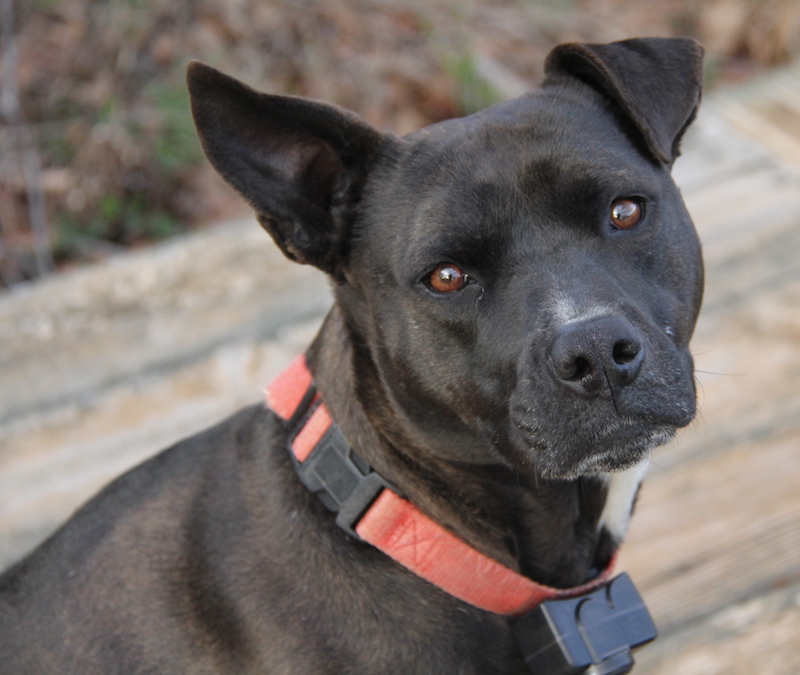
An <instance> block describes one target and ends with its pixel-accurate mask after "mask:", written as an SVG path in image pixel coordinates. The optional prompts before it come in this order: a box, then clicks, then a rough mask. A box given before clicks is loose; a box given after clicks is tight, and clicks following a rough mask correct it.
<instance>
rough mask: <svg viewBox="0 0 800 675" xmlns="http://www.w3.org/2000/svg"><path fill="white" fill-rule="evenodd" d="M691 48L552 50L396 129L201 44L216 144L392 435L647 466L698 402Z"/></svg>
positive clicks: (556, 470)
mask: <svg viewBox="0 0 800 675" xmlns="http://www.w3.org/2000/svg"><path fill="white" fill-rule="evenodd" d="M701 60H702V50H701V48H700V47H699V46H698V45H697V44H696V43H694V42H693V41H689V40H667V39H643V40H630V41H625V42H620V43H613V44H608V45H579V44H573V45H562V46H560V47H558V48H556V49H555V50H554V51H553V52H552V53H551V54H550V56H549V58H548V61H547V66H546V72H547V78H546V80H545V82H544V85H543V87H542V88H541V89H540V90H538V91H536V92H534V93H531V94H529V95H526V96H523V97H521V98H518V99H514V100H512V101H508V102H505V103H501V104H499V105H496V106H493V107H491V108H488V109H486V110H484V111H482V112H479V113H477V114H475V115H472V116H470V117H466V118H463V119H456V120H449V121H446V122H443V123H440V124H436V125H433V126H431V127H427V128H425V129H422V130H421V131H418V132H416V133H413V134H411V135H409V136H406V137H404V138H396V137H394V136H392V135H390V134H384V133H381V132H379V131H377V130H376V129H374V128H373V127H371V126H370V125H368V124H367V123H366V122H364V121H362V120H361V119H359V118H358V117H357V116H355V115H354V114H352V113H349V112H347V111H344V110H341V109H339V108H336V107H334V106H330V105H326V104H323V103H319V102H313V101H310V100H306V99H301V98H295V97H285V96H271V95H266V94H261V93H258V92H256V91H254V90H252V89H250V88H248V87H246V86H244V85H242V84H241V83H239V82H237V81H236V80H233V79H232V78H230V77H228V76H226V75H223V74H221V73H219V72H218V71H216V70H213V69H211V68H209V67H207V66H203V65H201V64H197V63H194V64H192V65H191V66H190V70H189V84H190V91H191V95H192V106H193V112H194V115H195V120H196V123H197V127H198V130H199V133H200V137H201V139H202V142H203V146H204V148H205V150H206V153H207V155H208V157H209V158H210V160H211V162H212V163H213V164H214V166H215V167H216V168H217V170H218V171H219V172H220V173H221V174H222V176H223V177H224V178H225V179H226V180H227V181H228V182H229V183H230V184H231V185H232V186H233V187H234V188H235V189H236V190H238V191H239V193H240V194H241V195H242V196H243V197H244V198H245V199H246V200H247V201H248V202H249V203H250V204H251V205H252V206H253V208H254V209H255V210H256V212H257V214H258V217H259V220H260V222H261V223H262V224H263V225H264V227H265V228H266V229H267V230H268V231H269V232H270V234H271V235H272V237H273V238H274V240H275V242H276V243H277V244H278V246H279V247H280V248H281V249H282V250H283V251H284V253H285V254H286V255H287V256H289V257H290V258H292V259H294V260H296V261H298V262H301V263H309V264H312V265H315V266H317V267H319V268H320V269H322V270H324V271H325V272H327V273H328V274H329V275H330V276H331V277H332V279H333V280H334V288H335V295H336V300H337V303H338V306H339V310H340V311H341V312H342V314H343V315H344V317H345V321H346V324H347V327H348V331H349V335H348V337H349V340H350V343H351V347H352V348H353V349H354V353H355V367H356V371H357V372H356V379H357V383H358V395H359V396H360V397H361V399H362V401H369V402H370V403H369V405H368V406H366V407H367V408H368V409H370V410H372V411H373V414H374V419H373V423H374V424H375V425H376V426H377V427H378V428H379V430H380V431H381V432H382V433H383V434H384V435H385V436H386V437H387V438H388V439H389V440H390V441H391V442H392V443H394V444H395V445H397V446H399V447H403V446H407V447H414V448H418V449H424V451H425V452H430V453H433V454H434V455H436V456H438V457H440V458H443V459H447V460H451V461H456V462H472V463H482V464H490V463H501V464H506V465H511V466H513V467H514V468H515V469H516V470H518V471H522V472H525V473H533V472H535V473H537V474H539V475H542V476H545V477H549V478H572V477H576V476H578V475H582V474H591V473H596V472H600V471H611V470H619V469H624V468H626V467H629V466H631V465H633V464H636V463H638V462H639V461H641V460H642V459H643V458H644V457H645V456H646V455H647V453H649V451H650V450H651V449H652V448H653V447H655V445H657V444H659V443H662V442H664V441H666V440H667V439H669V438H670V437H671V435H672V434H673V433H674V431H675V429H676V428H678V427H681V426H685V425H686V424H688V423H689V422H690V421H691V420H692V419H693V417H694V413H695V390H694V383H693V374H692V359H691V356H690V354H689V351H688V342H689V339H690V337H691V334H692V331H693V329H694V324H695V320H696V317H697V312H698V309H699V305H700V298H701V294H702V264H701V254H700V246H699V242H698V239H697V236H696V234H695V231H694V228H693V225H692V222H691V219H690V218H689V215H688V214H687V212H686V210H685V208H684V205H683V201H682V199H681V197H680V193H679V191H678V189H677V188H676V187H675V185H674V183H673V182H672V179H671V177H670V168H671V165H672V163H673V161H674V160H675V158H676V156H677V154H678V146H679V142H680V139H681V136H682V134H683V132H684V130H685V129H686V127H687V126H688V124H689V123H690V122H691V120H692V119H693V117H694V114H695V111H696V108H697V105H698V103H699V98H700V82H701Z"/></svg>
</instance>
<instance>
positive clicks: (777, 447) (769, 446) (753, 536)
mask: <svg viewBox="0 0 800 675" xmlns="http://www.w3.org/2000/svg"><path fill="white" fill-rule="evenodd" d="M655 463H656V468H655V470H654V471H653V475H651V476H650V477H649V478H648V480H647V482H646V484H645V487H644V489H643V493H642V496H641V499H640V502H639V505H638V507H637V510H636V515H635V518H634V519H633V521H632V526H631V531H630V536H629V540H628V543H627V545H626V546H625V547H624V548H623V553H622V556H621V561H620V565H621V566H622V567H623V568H624V569H626V570H627V571H629V572H630V573H631V575H632V576H633V578H634V579H635V580H636V583H637V586H638V587H639V588H640V590H641V592H642V593H643V595H644V597H645V599H646V601H647V603H648V606H649V607H650V609H651V611H652V613H653V616H654V618H655V620H656V623H657V624H658V626H659V628H660V629H661V630H663V631H666V632H669V631H670V630H672V629H674V628H676V627H677V626H678V625H680V624H684V623H687V622H690V621H694V620H697V619H699V618H702V617H704V616H707V615H709V614H711V613H713V612H715V611H718V610H720V609H722V608H723V607H725V606H726V605H728V604H730V603H733V602H736V601H740V600H743V599H745V598H748V597H751V596H753V595H754V594H757V593H760V592H763V591H765V590H766V589H770V588H774V587H776V586H779V585H781V584H784V585H785V584H787V583H791V582H794V581H797V580H800V490H798V489H797V479H798V477H799V476H800V443H798V439H797V435H796V434H794V433H792V434H788V435H784V436H781V437H777V438H775V439H772V440H770V441H768V442H765V443H762V444H760V445H759V447H758V451H757V452H753V451H752V447H751V446H749V445H748V446H744V447H741V448H739V449H738V450H736V451H732V452H727V453H724V454H714V455H713V456H712V457H710V458H708V459H705V460H696V461H693V462H690V463H686V464H682V465H678V466H676V467H674V468H673V469H672V470H669V471H664V472H659V470H658V467H657V464H658V458H657V457H656V460H655Z"/></svg>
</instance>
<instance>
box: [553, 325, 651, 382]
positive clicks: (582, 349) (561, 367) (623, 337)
mask: <svg viewBox="0 0 800 675" xmlns="http://www.w3.org/2000/svg"><path fill="white" fill-rule="evenodd" d="M643 360H644V345H643V343H642V339H641V337H640V335H639V332H638V331H637V330H636V329H635V328H634V327H633V326H632V325H631V323H630V322H629V321H627V320H626V319H624V318H622V317H602V318H597V319H590V320H588V321H581V322H576V323H572V324H568V325H567V326H565V327H564V328H562V329H561V331H560V332H559V334H558V336H557V337H556V339H555V341H554V342H553V345H552V347H551V350H550V353H549V363H550V367H551V369H552V372H553V374H554V376H555V377H556V379H557V380H558V381H560V382H562V383H563V384H565V385H567V386H568V387H570V388H571V389H573V390H575V391H576V392H578V393H581V394H588V395H598V394H600V393H602V392H603V391H608V390H609V388H610V390H611V391H612V392H613V391H614V390H616V389H618V388H620V387H624V386H626V385H629V384H631V383H632V382H633V381H634V380H635V379H636V377H637V376H638V375H639V371H640V370H641V367H642V361H643Z"/></svg>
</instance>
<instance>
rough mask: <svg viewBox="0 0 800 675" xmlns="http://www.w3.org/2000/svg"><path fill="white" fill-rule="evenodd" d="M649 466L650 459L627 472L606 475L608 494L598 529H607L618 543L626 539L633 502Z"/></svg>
mask: <svg viewBox="0 0 800 675" xmlns="http://www.w3.org/2000/svg"><path fill="white" fill-rule="evenodd" d="M649 465H650V459H649V458H648V459H645V460H644V461H643V462H641V463H640V464H637V465H636V466H634V467H631V468H630V469H627V470H626V471H620V472H619V473H607V474H604V478H605V480H606V485H607V487H608V494H607V496H606V504H605V506H604V507H603V512H602V513H601V514H600V522H599V523H598V528H600V527H605V528H606V529H607V530H608V532H609V533H610V534H611V536H612V537H614V540H615V541H616V542H617V543H620V542H622V540H623V539H625V533H626V532H627V531H628V521H630V518H631V509H632V508H633V500H634V498H635V497H636V491H637V490H638V489H639V485H640V484H641V482H642V479H643V478H644V475H645V473H646V472H647V467H648V466H649Z"/></svg>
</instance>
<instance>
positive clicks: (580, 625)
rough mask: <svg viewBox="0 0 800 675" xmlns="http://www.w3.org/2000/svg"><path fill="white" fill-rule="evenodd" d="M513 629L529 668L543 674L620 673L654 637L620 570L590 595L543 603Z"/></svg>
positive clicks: (635, 593) (644, 611)
mask: <svg viewBox="0 0 800 675" xmlns="http://www.w3.org/2000/svg"><path fill="white" fill-rule="evenodd" d="M512 630H513V632H514V636H515V637H516V639H517V644H519V646H520V648H521V650H522V654H523V658H524V660H525V664H526V665H527V666H528V669H529V670H530V671H531V672H532V673H547V674H548V675H578V674H583V675H623V673H628V672H630V671H631V669H632V668H633V664H634V661H633V656H632V655H631V652H632V650H633V649H635V648H636V647H639V646H641V645H643V644H645V643H647V642H650V641H652V640H654V639H655V637H656V635H657V631H656V627H655V624H654V623H653V620H652V618H650V613H649V612H648V611H647V607H645V605H644V601H643V600H642V597H641V596H640V595H639V592H638V591H637V590H636V587H635V586H634V585H633V582H632V581H631V579H630V577H629V576H628V575H627V574H624V573H623V574H620V575H619V576H618V577H615V578H614V579H612V580H611V581H610V582H608V583H607V584H605V585H604V586H601V587H600V588H598V589H597V590H595V591H593V592H591V593H587V594H585V595H581V596H578V597H575V598H569V599H566V600H547V601H545V602H543V603H542V604H540V605H539V606H538V607H536V608H535V609H533V610H532V611H530V612H528V613H527V614H525V615H524V616H522V617H521V618H519V619H517V620H515V621H514V623H513V624H512Z"/></svg>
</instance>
